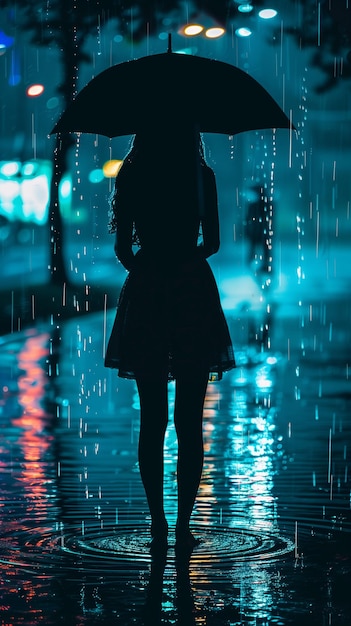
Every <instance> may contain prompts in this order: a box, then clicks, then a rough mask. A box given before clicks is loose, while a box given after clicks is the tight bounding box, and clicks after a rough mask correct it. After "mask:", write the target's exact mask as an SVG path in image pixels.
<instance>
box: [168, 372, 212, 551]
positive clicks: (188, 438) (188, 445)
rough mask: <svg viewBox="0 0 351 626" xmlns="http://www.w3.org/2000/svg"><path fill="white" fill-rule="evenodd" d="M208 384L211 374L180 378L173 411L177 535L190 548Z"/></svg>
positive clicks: (205, 373) (200, 466)
mask: <svg viewBox="0 0 351 626" xmlns="http://www.w3.org/2000/svg"><path fill="white" fill-rule="evenodd" d="M207 382H208V372H200V373H197V374H195V375H194V374H192V375H191V376H180V377H178V378H177V380H176V397H175V407H174V423H175V427H176V431H177V436H178V465H177V481H178V519H177V525H176V535H177V539H178V540H180V541H183V542H185V543H188V544H189V543H190V544H191V542H192V541H193V537H192V535H191V533H190V530H189V522H190V516H191V513H192V510H193V506H194V502H195V498H196V494H197V491H198V488H199V484H200V479H201V474H202V466H203V457H204V454H203V436H202V415H203V406H204V400H205V394H206V388H207ZM189 547H191V546H189Z"/></svg>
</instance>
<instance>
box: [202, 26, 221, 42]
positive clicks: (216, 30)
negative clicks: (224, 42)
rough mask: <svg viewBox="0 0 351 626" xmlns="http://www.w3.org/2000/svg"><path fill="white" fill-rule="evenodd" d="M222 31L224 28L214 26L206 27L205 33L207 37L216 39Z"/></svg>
mask: <svg viewBox="0 0 351 626" xmlns="http://www.w3.org/2000/svg"><path fill="white" fill-rule="evenodd" d="M224 33H225V29H224V28H221V27H220V26H215V27H213V28H208V29H207V30H206V33H205V35H206V37H207V38H208V39H217V38H218V37H222V35H224Z"/></svg>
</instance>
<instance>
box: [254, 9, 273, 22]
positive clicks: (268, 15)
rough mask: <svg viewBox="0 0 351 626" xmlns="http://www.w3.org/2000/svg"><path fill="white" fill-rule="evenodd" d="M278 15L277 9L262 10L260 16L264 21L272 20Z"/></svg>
mask: <svg viewBox="0 0 351 626" xmlns="http://www.w3.org/2000/svg"><path fill="white" fill-rule="evenodd" d="M276 15H277V11H276V10H275V9H262V11H260V12H259V14H258V16H259V17H261V18H262V19H263V20H271V19H272V18H273V17H275V16H276Z"/></svg>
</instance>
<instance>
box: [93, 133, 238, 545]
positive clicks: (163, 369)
mask: <svg viewBox="0 0 351 626" xmlns="http://www.w3.org/2000/svg"><path fill="white" fill-rule="evenodd" d="M111 209H112V211H111V221H110V231H111V232H115V233H116V243H115V252H116V255H117V257H118V259H119V260H120V262H121V263H122V264H123V265H124V267H125V268H126V269H127V270H128V272H129V274H128V276H127V279H126V281H125V283H124V286H123V287H122V290H121V294H120V298H119V302H118V307H117V315H116V319H115V323H114V326H113V329H112V333H111V336H110V339H109V343H108V347H107V351H106V358H105V365H106V366H107V367H112V368H117V369H118V374H119V376H121V377H124V378H133V379H135V380H136V384H137V387H138V392H139V396H140V408H141V410H140V437H139V467H140V473H141V478H142V482H143V485H144V488H145V492H146V497H147V501H148V505H149V508H150V514H151V536H152V544H151V545H162V544H163V545H166V543H167V534H168V524H167V521H166V518H165V513H164V502H163V445H164V436H165V431H166V426H167V422H168V388H167V382H168V381H169V380H175V381H176V393H175V407H174V423H175V428H176V432H177V438H178V462H177V485H178V516H177V524H176V545H178V547H184V548H188V549H190V550H191V549H192V547H193V546H194V545H196V543H197V540H196V539H195V538H194V536H193V535H192V533H191V532H190V529H189V521H190V516H191V513H192V510H193V506H194V502H195V498H196V494H197V490H198V487H199V483H200V478H201V473H202V466H203V438H202V415H203V406H204V399H205V393H206V388H207V383H208V381H209V380H211V378H213V377H214V376H215V377H216V379H220V378H221V377H222V372H223V371H225V370H228V369H231V368H232V367H234V365H235V362H234V355H233V348H232V343H231V340H230V336H229V332H228V327H227V324H226V321H225V318H224V315H223V311H222V308H221V304H220V300H219V295H218V290H217V286H216V283H215V280H214V277H213V274H212V271H211V269H210V267H209V265H208V263H207V261H206V258H207V257H209V256H210V255H212V254H215V253H216V252H217V251H218V249H219V224H218V209H217V191H216V183H215V178H214V173H213V171H212V170H211V169H210V167H209V166H208V165H207V164H206V162H205V159H204V155H203V147H202V141H201V138H200V134H199V133H196V132H194V131H193V130H191V129H184V128H183V129H181V128H176V129H173V132H172V134H170V132H169V131H167V132H166V130H164V131H163V130H162V129H161V130H159V131H157V132H156V131H155V130H154V129H153V131H152V132H151V131H149V132H143V133H138V134H137V135H135V137H134V142H133V145H132V148H131V150H130V152H129V153H128V155H127V156H126V158H125V160H124V163H123V166H122V168H121V170H120V172H119V174H118V177H117V179H116V184H115V190H114V193H113V195H112V198H111ZM200 230H201V231H202V241H201V242H199V232H200ZM136 243H137V244H138V245H139V247H140V249H139V251H138V252H137V253H136V254H134V252H133V245H134V244H136Z"/></svg>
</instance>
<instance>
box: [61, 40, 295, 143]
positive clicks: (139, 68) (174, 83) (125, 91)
mask: <svg viewBox="0 0 351 626" xmlns="http://www.w3.org/2000/svg"><path fill="white" fill-rule="evenodd" d="M173 123H178V124H179V123H180V124H182V123H186V124H191V125H193V126H195V127H196V128H197V130H198V131H199V132H209V133H224V134H227V135H234V134H236V133H240V132H242V131H247V130H258V129H264V128H293V126H292V125H291V123H290V121H289V119H288V118H287V116H286V115H285V113H284V112H283V111H282V109H281V108H280V106H279V105H278V104H277V103H276V102H275V100H274V99H273V98H272V96H270V94H269V93H268V92H267V91H266V90H265V89H264V88H263V87H262V85H260V83H258V82H257V81H256V80H255V79H254V78H252V77H251V76H249V75H248V74H246V72H244V71H242V70H240V69H239V68H237V67H234V66H233V65H230V64H228V63H224V62H222V61H217V60H213V59H206V58H203V57H198V56H190V55H185V54H177V53H174V52H172V51H171V50H170V49H169V50H168V52H166V53H163V54H157V55H152V56H148V57H142V58H140V59H137V60H133V61H126V62H124V63H120V64H118V65H114V66H113V67H110V68H109V69H107V70H105V71H103V72H101V74H98V76H96V77H95V78H93V79H92V80H91V81H90V82H89V83H88V84H87V85H86V86H85V87H84V88H83V89H82V91H80V92H79V93H78V95H77V97H76V98H75V100H73V101H72V102H71V103H70V104H69V106H68V107H67V109H66V110H65V111H64V113H63V115H62V116H61V118H60V119H59V121H58V122H57V124H56V125H55V126H54V128H53V129H52V131H51V133H50V134H53V133H63V132H83V133H94V134H100V135H106V136H107V137H117V136H119V135H132V134H135V133H137V132H138V131H140V130H141V129H145V128H147V127H148V126H152V125H153V124H157V125H161V124H163V125H165V126H172V124H173Z"/></svg>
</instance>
